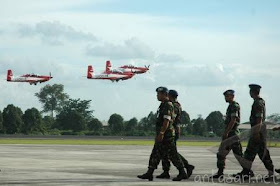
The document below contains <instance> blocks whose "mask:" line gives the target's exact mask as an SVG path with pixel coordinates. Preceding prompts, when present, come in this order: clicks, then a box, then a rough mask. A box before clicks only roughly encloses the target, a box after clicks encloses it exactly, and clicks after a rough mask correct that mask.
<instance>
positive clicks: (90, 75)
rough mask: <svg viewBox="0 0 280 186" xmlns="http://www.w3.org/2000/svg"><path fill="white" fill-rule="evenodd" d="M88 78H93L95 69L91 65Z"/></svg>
mask: <svg viewBox="0 0 280 186" xmlns="http://www.w3.org/2000/svg"><path fill="white" fill-rule="evenodd" d="M87 78H89V79H90V78H93V67H92V66H91V65H89V66H88V71H87Z"/></svg>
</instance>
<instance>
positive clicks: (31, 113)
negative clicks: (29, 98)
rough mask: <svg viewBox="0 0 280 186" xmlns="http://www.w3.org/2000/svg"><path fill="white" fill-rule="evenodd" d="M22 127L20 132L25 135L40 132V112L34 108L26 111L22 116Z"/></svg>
mask: <svg viewBox="0 0 280 186" xmlns="http://www.w3.org/2000/svg"><path fill="white" fill-rule="evenodd" d="M22 119H23V122H24V125H23V127H22V132H23V133H25V134H30V133H34V132H42V133H44V130H43V122H42V116H41V114H40V112H39V111H38V110H37V109H36V108H31V109H27V110H26V111H25V112H24V114H23V116H22Z"/></svg>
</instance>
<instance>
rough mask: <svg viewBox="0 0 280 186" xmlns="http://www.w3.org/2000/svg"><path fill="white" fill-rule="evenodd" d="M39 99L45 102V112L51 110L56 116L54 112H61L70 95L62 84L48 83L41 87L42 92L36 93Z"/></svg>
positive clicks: (52, 114)
mask: <svg viewBox="0 0 280 186" xmlns="http://www.w3.org/2000/svg"><path fill="white" fill-rule="evenodd" d="M35 96H36V97H38V98H39V101H40V102H41V103H42V104H43V112H50V113H51V116H52V117H53V116H54V112H57V113H59V112H60V111H61V109H62V107H63V105H64V103H65V101H66V100H67V99H68V98H69V96H68V95H67V94H66V93H64V86H63V85H62V84H54V85H46V86H44V87H43V88H41V90H40V92H38V93H35Z"/></svg>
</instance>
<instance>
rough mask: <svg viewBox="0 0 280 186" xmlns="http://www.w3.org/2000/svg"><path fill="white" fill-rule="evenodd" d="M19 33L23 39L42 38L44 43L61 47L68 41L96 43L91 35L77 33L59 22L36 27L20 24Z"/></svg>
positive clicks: (41, 23)
mask: <svg viewBox="0 0 280 186" xmlns="http://www.w3.org/2000/svg"><path fill="white" fill-rule="evenodd" d="M18 32H19V33H20V36H21V37H36V36H38V37H40V38H41V40H42V41H43V42H44V43H48V44H51V45H61V44H63V41H64V40H68V41H87V42H92V41H96V40H97V39H96V37H95V36H94V35H93V34H91V33H85V32H82V31H77V30H75V29H74V28H73V27H71V26H68V25H65V24H62V23H60V22H59V21H54V22H49V21H41V22H39V23H36V24H35V26H31V25H27V24H19V25H18Z"/></svg>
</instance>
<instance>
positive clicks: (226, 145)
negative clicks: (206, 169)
mask: <svg viewBox="0 0 280 186" xmlns="http://www.w3.org/2000/svg"><path fill="white" fill-rule="evenodd" d="M231 150H232V151H233V154H234V156H235V158H236V159H237V161H238V162H239V164H240V165H241V163H242V159H243V157H242V156H243V153H242V146H241V143H240V139H239V137H238V135H236V134H235V132H234V131H232V132H230V133H229V135H228V138H227V139H225V140H224V141H222V142H221V144H220V147H219V150H218V153H217V159H218V161H217V167H218V169H219V170H223V169H224V168H225V166H226V163H225V162H226V157H227V155H228V154H229V152H230V151H231Z"/></svg>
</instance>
